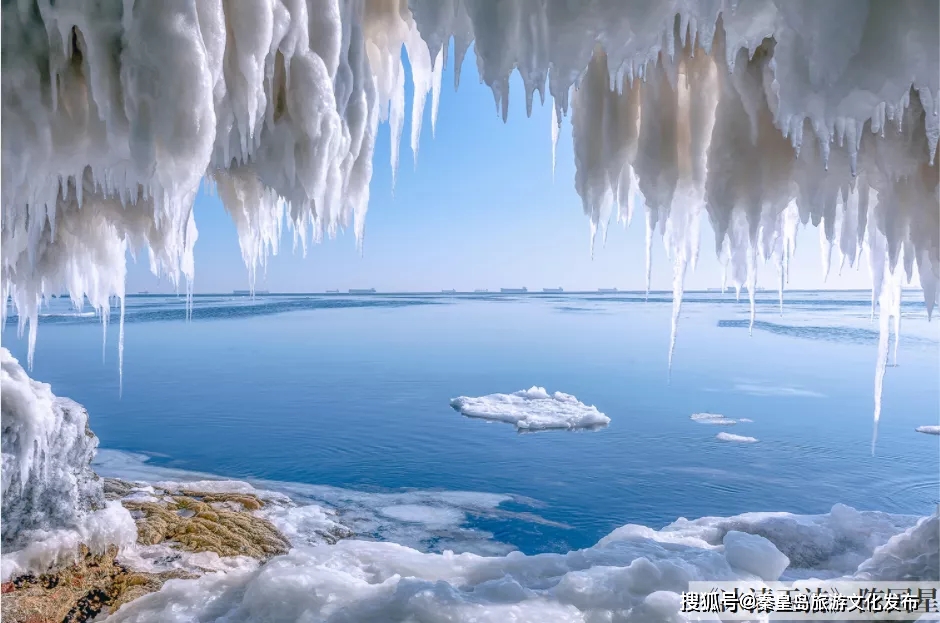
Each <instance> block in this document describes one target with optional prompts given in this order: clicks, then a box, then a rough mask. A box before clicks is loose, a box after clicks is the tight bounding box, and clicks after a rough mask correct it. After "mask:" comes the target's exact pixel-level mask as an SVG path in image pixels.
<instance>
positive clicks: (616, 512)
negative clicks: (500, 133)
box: [3, 292, 940, 552]
mask: <svg viewBox="0 0 940 623" xmlns="http://www.w3.org/2000/svg"><path fill="white" fill-rule="evenodd" d="M918 297H919V293H911V294H910V295H906V296H905V306H904V314H903V321H902V326H901V340H900V344H899V351H898V364H899V365H898V366H897V367H890V368H888V370H887V374H886V377H885V389H884V409H883V413H882V420H881V424H880V426H879V430H878V440H877V445H876V448H875V453H874V455H872V449H871V439H872V411H873V380H874V369H875V359H876V350H877V337H878V336H877V319H876V321H875V322H874V323H872V322H871V321H870V295H869V294H868V293H861V292H850V293H832V292H812V293H808V292H790V293H788V294H787V301H786V303H785V306H784V310H783V315H780V312H779V310H778V308H777V304H776V295H775V294H773V295H771V294H769V293H768V294H766V295H763V294H762V296H761V298H760V299H759V302H758V306H757V307H758V309H757V323H756V324H755V327H754V330H753V334H752V335H749V332H748V326H747V325H748V309H747V304H746V303H745V302H744V301H743V299H742V302H740V303H738V302H735V300H734V296H733V295H721V294H718V293H707V294H706V293H697V294H696V293H690V294H688V295H687V296H686V303H685V305H684V307H683V312H682V318H681V323H680V327H679V336H678V343H677V347H676V352H675V358H674V363H673V369H672V374H671V379H670V377H669V374H668V372H667V365H666V361H667V349H668V343H669V325H670V313H671V311H670V310H671V301H670V298H669V296H668V295H662V294H653V295H651V296H650V300H649V301H648V302H647V301H644V298H645V297H644V296H643V295H642V294H629V293H620V294H613V295H597V294H583V295H579V294H570V295H568V294H563V295H526V296H508V295H473V296H470V295H460V296H447V295H388V296H385V295H367V296H358V297H353V296H345V295H321V296H314V295H296V296H293V295H281V296H263V297H259V298H257V299H255V300H254V301H251V300H249V299H248V298H247V297H238V296H198V297H196V299H195V309H194V314H193V319H192V321H190V322H186V320H185V318H184V305H183V301H182V299H178V298H175V297H172V298H171V297H132V298H130V299H129V301H128V310H127V324H126V337H125V355H124V380H123V395H120V396H119V387H118V368H117V350H116V348H117V331H116V324H117V322H116V316H112V325H111V327H110V328H109V330H108V341H107V344H106V346H105V360H104V361H102V328H101V325H100V324H99V323H98V321H97V320H96V319H95V318H94V317H87V316H86V317H80V316H77V315H76V313H75V312H74V311H71V310H70V309H69V306H68V304H67V303H59V302H58V301H56V304H54V305H52V306H51V307H50V308H49V309H48V310H46V312H45V316H44V317H43V318H42V319H41V321H40V326H39V329H40V331H39V341H38V347H37V351H36V359H35V367H34V370H33V376H34V377H35V378H37V379H39V380H42V381H45V382H49V383H51V384H52V386H53V391H54V392H55V393H57V394H59V395H64V396H68V397H70V398H73V399H75V400H77V401H79V402H80V403H82V404H84V405H85V406H86V407H87V408H88V410H89V412H90V414H91V426H92V428H93V430H94V432H95V433H96V434H97V435H98V436H99V437H100V439H101V446H102V447H103V448H110V449H118V450H126V451H132V452H141V453H146V454H149V455H151V456H152V457H153V458H152V459H151V462H152V463H154V464H157V465H162V466H167V467H174V468H179V469H185V470H195V471H202V472H211V473H214V474H220V475H224V476H226V477H232V478H257V479H269V480H278V481H289V482H297V483H308V484H320V485H332V486H335V487H343V488H350V489H357V490H363V491H369V492H383V491H401V490H403V489H411V488H415V489H440V490H460V491H476V492H491V493H500V494H511V495H513V496H519V499H524V500H525V503H524V504H523V503H509V504H508V505H506V507H507V508H508V509H510V510H513V509H515V510H517V511H521V510H530V511H532V510H533V509H534V511H533V512H535V513H537V514H538V516H540V517H541V518H543V519H544V520H546V521H527V520H526V519H525V516H524V515H519V514H518V513H516V514H511V513H508V512H507V513H506V515H505V516H492V515H491V516H486V517H476V518H471V520H470V521H471V522H472V523H473V524H474V525H473V527H475V528H477V529H481V530H485V531H488V532H491V533H492V534H493V535H494V537H495V539H496V540H498V541H501V542H503V543H509V544H512V545H514V546H516V547H518V548H520V549H522V550H523V551H526V552H538V551H560V550H567V549H572V548H579V547H585V546H589V545H592V544H594V543H595V542H596V541H597V540H598V539H599V538H600V537H601V536H603V535H605V534H607V533H609V532H610V531H611V530H612V529H614V528H615V527H617V526H620V525H623V524H626V523H642V524H647V525H650V526H653V527H661V526H662V525H664V524H666V523H669V522H671V521H673V520H675V519H676V518H677V517H680V516H684V517H690V518H691V517H698V516H703V515H731V514H737V513H742V512H746V511H764V510H768V511H769V510H784V511H792V512H799V513H819V512H826V511H828V510H829V509H830V508H831V507H832V505H833V504H834V503H836V502H842V503H845V504H848V505H850V506H854V507H856V508H860V509H872V510H884V511H891V512H902V513H918V514H928V513H930V512H931V511H932V510H933V508H935V505H936V504H937V502H938V499H940V439H938V438H937V437H936V436H931V435H924V434H920V433H916V432H915V431H914V428H915V427H916V426H921V425H930V424H933V425H936V424H938V419H940V416H938V410H940V409H938V405H940V382H938V378H940V369H938V352H940V347H938V338H940V329H938V326H940V325H938V322H937V321H936V320H935V321H934V322H932V323H928V322H927V317H926V311H925V308H924V305H923V303H922V302H919V298H918ZM3 344H4V346H6V347H8V348H10V350H11V351H12V352H13V354H14V356H16V357H17V358H19V359H21V361H23V362H24V363H25V359H26V357H25V355H26V353H25V347H26V345H25V340H20V339H17V338H16V333H15V326H14V325H13V324H8V326H7V327H6V330H5V332H4V334H3ZM532 385H540V386H544V387H545V388H546V389H548V390H549V391H563V392H566V393H570V394H574V395H575V396H577V397H578V399H580V400H581V401H582V402H585V403H587V404H593V405H595V406H596V407H597V408H598V409H599V410H601V411H602V412H604V413H606V414H607V415H608V416H610V418H611V424H610V426H609V427H607V428H605V429H602V430H599V431H592V432H567V431H552V432H543V433H536V434H518V433H516V431H515V429H514V428H513V427H511V426H509V425H506V424H497V423H489V422H485V421H483V420H476V419H469V418H465V417H463V416H461V415H459V414H458V413H456V412H455V411H454V410H453V409H451V408H450V406H449V404H448V402H449V400H450V399H451V398H453V397H456V396H459V395H467V396H480V395H484V394H490V393H497V392H503V393H508V392H513V391H516V390H520V389H524V388H528V387H530V386H532ZM702 411H709V412H713V413H720V414H724V415H725V416H727V417H729V418H748V419H751V420H753V422H751V423H738V424H737V425H735V426H732V427H730V428H727V429H725V428H722V427H716V426H711V425H704V424H698V423H696V422H693V421H692V420H690V419H689V416H690V415H691V414H693V413H696V412H702ZM721 430H727V431H728V432H732V433H735V434H739V435H746V436H751V437H755V438H757V439H759V442H758V443H753V444H741V443H733V442H722V441H719V440H717V439H716V438H715V435H716V433H718V432H720V431H721Z"/></svg>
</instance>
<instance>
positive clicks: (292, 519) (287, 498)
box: [92, 449, 568, 554]
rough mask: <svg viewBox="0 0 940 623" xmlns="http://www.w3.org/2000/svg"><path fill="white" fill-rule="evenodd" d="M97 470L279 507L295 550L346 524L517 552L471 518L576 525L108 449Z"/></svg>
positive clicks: (470, 500) (273, 515)
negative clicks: (235, 473) (216, 470)
mask: <svg viewBox="0 0 940 623" xmlns="http://www.w3.org/2000/svg"><path fill="white" fill-rule="evenodd" d="M92 466H93V467H94V468H95V471H97V472H98V473H99V474H101V475H102V476H110V477H115V478H121V479H123V480H129V481H138V482H149V483H152V484H153V485H154V486H156V487H159V488H162V489H164V490H175V489H178V488H188V489H191V490H192V489H196V490H200V491H226V492H229V491H231V492H244V493H251V494H253V495H256V496H258V497H260V498H262V499H265V500H268V501H269V502H273V504H271V505H270V506H271V510H267V509H265V510H263V513H264V516H265V517H266V518H267V519H269V520H270V521H271V522H272V523H274V524H275V525H276V526H277V527H278V529H279V530H281V532H282V533H283V534H284V535H285V536H287V537H288V539H290V541H291V542H292V543H294V544H295V545H303V544H308V545H309V544H313V543H320V542H322V541H323V538H322V533H323V532H330V531H331V530H332V529H334V528H337V527H338V523H341V524H342V526H343V527H346V528H348V529H350V530H352V531H353V532H354V533H355V534H356V535H357V536H358V537H359V538H370V539H379V540H382V541H391V542H394V543H398V544H400V545H406V546H409V547H412V548H415V549H419V550H423V551H427V550H433V551H443V550H445V549H447V550H451V551H455V552H472V553H476V554H505V553H507V552H509V551H512V550H513V549H514V548H513V547H512V546H511V545H508V544H505V543H499V542H497V541H494V540H493V539H492V536H493V535H492V534H490V533H488V532H486V531H484V530H481V529H479V528H476V527H472V526H469V525H468V522H469V518H470V517H476V518H489V519H498V520H507V519H515V520H519V521H524V522H527V523H533V524H543V525H551V526H554V527H560V528H567V527H568V526H565V525H564V524H559V523H556V522H552V521H550V520H548V519H545V518H543V517H541V516H539V515H537V514H535V513H532V512H527V511H521V512H520V511H511V510H507V509H506V508H504V505H506V504H513V505H515V506H516V507H518V508H531V507H532V506H533V505H534V504H535V502H534V501H533V500H528V499H526V498H523V497H520V496H513V495H505V494H495V493H483V492H473V491H434V490H409V491H397V492H384V493H379V492H371V491H357V490H353V489H344V488H340V487H331V486H326V485H312V484H303V483H296V482H279V481H269V480H253V481H251V482H250V483H248V482H240V481H231V480H221V479H219V477H218V476H213V475H211V474H201V473H196V472H191V471H185V470H179V469H173V468H167V467H162V466H159V465H154V464H152V463H151V462H150V461H149V459H148V457H146V456H144V455H137V454H133V453H127V452H121V451H117V450H107V449H106V450H101V451H99V452H98V456H97V457H96V459H95V461H94V462H93V463H92ZM207 479H211V480H207ZM181 483H185V487H184V484H181ZM289 502H293V503H292V504H291V503H289ZM337 509H340V510H341V511H342V513H341V516H339V517H337V516H336V515H335V514H334V513H333V512H332V511H334V510H337Z"/></svg>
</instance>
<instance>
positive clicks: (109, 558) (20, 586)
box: [0, 478, 352, 623]
mask: <svg viewBox="0 0 940 623" xmlns="http://www.w3.org/2000/svg"><path fill="white" fill-rule="evenodd" d="M161 484H163V485H164V486H163V487H159V486H150V485H146V484H143V483H131V482H127V481H123V480H118V479H114V478H105V479H103V485H104V495H105V498H106V499H107V500H118V501H120V503H121V505H122V506H123V507H124V508H125V509H127V511H128V512H130V514H131V516H132V517H133V518H134V522H135V523H136V525H137V545H138V546H139V547H140V548H141V549H142V550H147V549H148V548H149V549H153V548H154V546H161V547H162V548H163V549H161V550H160V554H161V555H160V556H158V557H156V558H154V557H151V558H149V559H147V565H146V566H149V567H152V569H149V570H143V569H142V568H141V565H140V564H133V562H129V561H128V560H127V559H126V558H125V557H123V556H122V553H121V552H120V551H119V550H118V548H117V547H109V548H108V549H107V551H106V552H104V553H102V554H94V553H92V552H91V551H90V550H89V549H88V548H87V547H85V546H84V545H83V546H81V549H80V551H79V552H77V554H78V556H77V562H75V563H73V564H71V565H68V566H66V567H64V568H60V569H58V570H56V571H54V572H50V573H45V574H41V575H21V576H19V577H17V578H15V579H13V580H12V581H9V582H5V583H3V585H2V594H3V596H2V598H0V617H2V620H3V621H4V622H10V623H86V622H91V621H95V620H101V619H102V615H107V614H109V613H113V612H115V611H116V610H118V609H119V608H120V607H121V606H122V605H124V604H126V603H129V602H131V601H133V600H135V599H137V598H139V597H142V596H143V595H146V594H148V593H153V592H156V591H158V590H160V588H161V587H162V586H163V584H164V583H166V582H167V581H170V580H175V579H193V578H196V577H198V576H199V575H201V574H202V573H205V572H207V571H211V570H213V569H212V568H211V566H207V567H206V568H202V569H200V568H199V567H200V565H199V563H198V562H196V563H195V564H193V563H192V560H190V561H187V560H186V558H187V555H203V556H204V557H205V560H206V561H208V562H210V563H211V562H212V561H224V560H233V559H242V560H243V559H245V558H249V559H253V561H256V563H257V564H263V563H264V562H266V561H267V560H269V559H270V558H272V557H274V556H277V555H280V554H284V553H287V551H288V550H289V549H290V547H291V543H290V541H289V540H288V538H287V537H286V536H284V534H282V533H281V532H280V531H279V530H278V529H277V528H276V527H275V526H274V524H273V523H271V522H270V521H269V520H268V519H266V518H264V517H263V516H261V515H262V512H263V511H264V510H265V509H266V508H268V507H269V506H272V505H273V504H274V502H272V500H271V499H268V498H265V497H264V496H262V495H259V494H257V493H246V492H220V491H201V490H199V489H197V488H194V489H190V488H187V486H186V485H185V484H178V485H177V484H176V483H161ZM168 485H169V486H168ZM323 536H324V540H325V541H327V542H335V541H337V540H339V539H342V538H347V537H350V536H352V532H351V531H349V530H347V529H340V528H337V529H335V530H333V531H332V533H330V534H325V535H323ZM191 558H192V557H191ZM196 560H199V559H198V558H196Z"/></svg>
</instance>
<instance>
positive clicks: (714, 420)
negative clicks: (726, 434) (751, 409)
mask: <svg viewBox="0 0 940 623" xmlns="http://www.w3.org/2000/svg"><path fill="white" fill-rule="evenodd" d="M689 419H691V420H692V421H693V422H698V423H699V424H716V425H719V426H732V425H733V424H737V420H732V419H731V418H726V417H725V416H723V415H721V414H720V413H693V414H692V416H691V417H690V418H689ZM742 421H743V420H742Z"/></svg>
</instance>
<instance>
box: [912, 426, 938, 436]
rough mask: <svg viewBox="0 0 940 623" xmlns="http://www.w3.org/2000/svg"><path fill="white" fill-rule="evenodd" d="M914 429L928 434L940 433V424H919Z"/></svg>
mask: <svg viewBox="0 0 940 623" xmlns="http://www.w3.org/2000/svg"><path fill="white" fill-rule="evenodd" d="M914 430H915V431H917V432H918V433H924V434H927V435H940V426H918V427H917V428H915V429H914Z"/></svg>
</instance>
